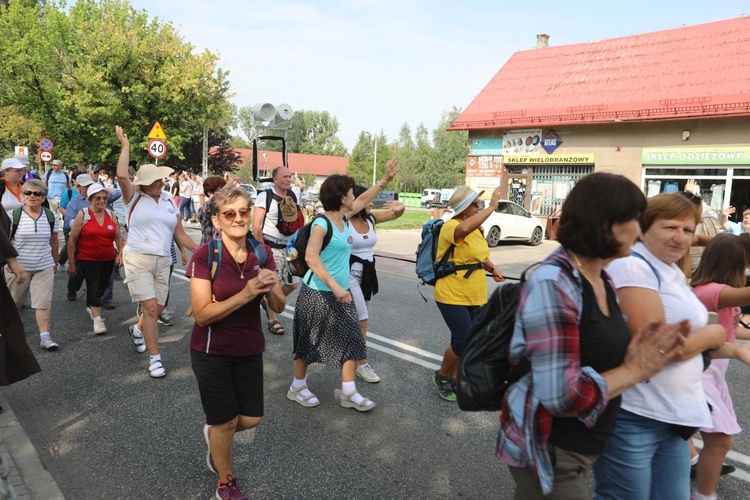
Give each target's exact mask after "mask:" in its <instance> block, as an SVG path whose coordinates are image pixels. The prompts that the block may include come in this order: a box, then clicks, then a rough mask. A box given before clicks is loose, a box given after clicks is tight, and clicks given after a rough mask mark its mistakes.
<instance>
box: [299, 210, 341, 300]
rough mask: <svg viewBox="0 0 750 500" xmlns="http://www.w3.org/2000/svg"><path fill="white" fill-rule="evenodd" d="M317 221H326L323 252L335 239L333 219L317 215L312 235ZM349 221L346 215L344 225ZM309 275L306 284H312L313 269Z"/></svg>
mask: <svg viewBox="0 0 750 500" xmlns="http://www.w3.org/2000/svg"><path fill="white" fill-rule="evenodd" d="M315 219H325V221H326V234H325V235H324V236H323V244H322V245H321V246H320V251H321V252H323V249H325V247H327V246H328V244H329V243H330V242H331V239H332V238H333V224H332V223H331V219H329V218H328V217H326V216H325V214H318V215H316V216H315V217H314V218H313V220H312V222H310V233H312V223H313V222H315ZM348 222H349V221H348V219H347V218H346V215H344V223H348ZM308 272H309V275H308V276H307V279H306V280H305V283H306V284H308V285H309V284H310V282H311V281H312V277H313V274H314V273H313V272H312V269H308Z"/></svg>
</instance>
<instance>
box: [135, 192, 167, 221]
mask: <svg viewBox="0 0 750 500" xmlns="http://www.w3.org/2000/svg"><path fill="white" fill-rule="evenodd" d="M134 192H137V193H138V196H137V197H136V199H135V201H134V202H133V205H132V206H131V207H130V212H128V224H127V226H128V228H130V217H131V216H132V215H133V211H134V210H135V206H136V205H137V204H138V202H139V201H141V196H143V195H142V194H141V191H140V190H135V191H134ZM172 204H173V205H174V202H172Z"/></svg>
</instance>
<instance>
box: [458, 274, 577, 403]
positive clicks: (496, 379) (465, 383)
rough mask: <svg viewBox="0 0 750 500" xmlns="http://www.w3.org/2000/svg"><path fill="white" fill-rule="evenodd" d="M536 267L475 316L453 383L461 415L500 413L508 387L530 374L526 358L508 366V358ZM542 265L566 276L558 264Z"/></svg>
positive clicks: (495, 295) (498, 291)
mask: <svg viewBox="0 0 750 500" xmlns="http://www.w3.org/2000/svg"><path fill="white" fill-rule="evenodd" d="M539 264H540V263H536V264H533V265H531V266H529V267H528V268H526V270H525V271H524V272H523V273H522V274H521V279H520V280H519V282H518V283H509V284H507V285H503V286H501V287H498V288H496V289H495V291H494V292H492V295H491V296H490V299H489V300H488V301H487V304H485V305H484V306H482V308H481V309H480V310H479V311H478V312H477V314H476V316H474V320H473V321H472V324H471V328H470V329H469V332H468V333H467V334H466V340H465V342H464V348H463V353H462V354H461V359H460V361H459V363H458V376H457V380H456V399H457V400H458V407H459V408H461V409H462V410H463V411H499V410H500V406H501V405H502V403H503V398H504V397H505V391H507V390H508V387H510V385H511V384H513V383H514V382H517V381H518V380H520V379H521V378H522V377H523V376H524V375H526V374H527V373H529V371H530V370H531V363H530V362H529V360H528V358H526V357H524V358H523V359H522V360H521V361H519V362H518V364H517V365H515V366H511V363H510V359H509V354H510V341H511V338H512V337H513V330H514V328H515V324H516V312H517V311H518V305H519V303H520V299H521V288H522V287H523V284H524V282H525V281H526V273H527V272H529V270H530V269H531V268H533V267H536V266H538V265H539ZM545 264H551V265H554V266H557V267H559V268H561V269H563V270H564V271H565V272H568V271H567V270H566V268H565V267H564V264H561V263H559V262H558V261H549V262H546V263H545Z"/></svg>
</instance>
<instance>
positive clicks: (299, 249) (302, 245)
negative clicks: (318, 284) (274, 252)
mask: <svg viewBox="0 0 750 500" xmlns="http://www.w3.org/2000/svg"><path fill="white" fill-rule="evenodd" d="M320 218H323V219H325V221H326V234H325V236H324V237H323V245H322V246H321V247H320V251H321V252H322V251H323V249H324V248H325V247H326V246H328V244H329V243H330V242H331V238H333V224H331V221H330V220H329V219H328V217H326V216H325V215H323V214H318V215H316V216H315V218H313V220H311V221H310V222H308V223H307V224H305V225H304V226H302V227H301V228H300V229H298V230H297V231H296V232H295V233H294V234H293V235H291V236H290V237H289V239H288V240H286V260H287V261H288V262H289V269H290V271H291V273H292V274H293V275H294V276H299V277H303V276H305V274H307V270H308V269H310V267H309V266H308V265H307V261H305V253H306V252H307V243H308V241H310V232H311V231H312V224H313V222H315V220H316V219H320ZM344 222H345V223H346V217H345V218H344ZM310 279H312V276H311V277H310ZM308 282H309V280H308Z"/></svg>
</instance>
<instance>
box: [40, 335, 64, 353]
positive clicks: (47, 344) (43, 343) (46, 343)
mask: <svg viewBox="0 0 750 500" xmlns="http://www.w3.org/2000/svg"><path fill="white" fill-rule="evenodd" d="M39 347H41V348H42V349H47V350H48V351H56V350H57V349H59V348H60V346H59V345H57V342H55V341H53V340H52V339H51V338H49V337H44V338H43V339H41V340H40V341H39Z"/></svg>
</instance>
